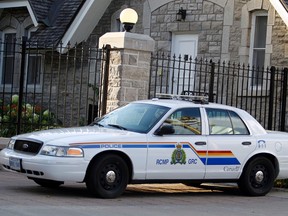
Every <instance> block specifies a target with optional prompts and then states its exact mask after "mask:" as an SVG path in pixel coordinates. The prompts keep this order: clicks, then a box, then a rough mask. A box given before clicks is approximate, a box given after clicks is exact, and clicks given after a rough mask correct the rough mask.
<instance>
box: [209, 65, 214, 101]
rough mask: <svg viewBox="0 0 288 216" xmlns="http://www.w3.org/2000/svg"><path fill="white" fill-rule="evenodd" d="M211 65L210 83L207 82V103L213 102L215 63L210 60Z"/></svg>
mask: <svg viewBox="0 0 288 216" xmlns="http://www.w3.org/2000/svg"><path fill="white" fill-rule="evenodd" d="M210 65H211V74H210V82H209V95H208V101H209V102H214V94H213V92H214V77H215V62H213V61H212V60H211V61H210Z"/></svg>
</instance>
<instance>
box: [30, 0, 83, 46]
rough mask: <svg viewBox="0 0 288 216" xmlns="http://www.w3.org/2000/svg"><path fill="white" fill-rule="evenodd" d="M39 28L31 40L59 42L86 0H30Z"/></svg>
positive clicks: (47, 43)
mask: <svg viewBox="0 0 288 216" xmlns="http://www.w3.org/2000/svg"><path fill="white" fill-rule="evenodd" d="M29 2H30V4H31V7H32V9H33V12H34V13H35V16H36V18H37V21H38V23H39V24H41V25H39V28H38V30H37V31H36V33H35V35H34V36H33V37H32V38H31V42H36V41H37V42H38V43H39V44H42V43H45V44H46V45H56V44H58V43H59V42H60V41H61V40H62V38H63V36H64V34H65V32H66V31H67V29H68V28H69V26H70V24H71V23H72V21H73V20H74V18H75V17H76V16H77V13H78V12H79V10H80V8H81V7H82V5H83V3H84V2H85V0H54V1H53V0H48V1H47V0H29Z"/></svg>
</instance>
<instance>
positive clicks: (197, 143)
mask: <svg viewBox="0 0 288 216" xmlns="http://www.w3.org/2000/svg"><path fill="white" fill-rule="evenodd" d="M195 145H198V146H202V145H206V142H195Z"/></svg>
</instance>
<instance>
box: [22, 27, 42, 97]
mask: <svg viewBox="0 0 288 216" xmlns="http://www.w3.org/2000/svg"><path fill="white" fill-rule="evenodd" d="M36 30H37V28H35V27H32V28H30V29H29V30H28V38H30V36H31V33H32V32H35V31H36ZM30 56H36V57H40V59H41V60H40V66H39V67H40V73H39V76H40V77H39V83H36V84H29V83H27V81H28V67H29V57H30ZM25 64H26V65H25V66H26V68H25V79H24V80H25V81H24V86H25V88H27V89H26V91H27V92H34V91H36V92H41V89H42V85H43V71H44V64H43V58H42V54H41V53H39V52H38V50H36V53H31V52H30V51H29V50H28V53H27V54H26V62H25Z"/></svg>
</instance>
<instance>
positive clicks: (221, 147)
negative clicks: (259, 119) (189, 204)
mask: <svg viewBox="0 0 288 216" xmlns="http://www.w3.org/2000/svg"><path fill="white" fill-rule="evenodd" d="M205 110H206V113H207V119H208V125H209V135H208V136H207V150H208V151H207V165H206V166H207V167H206V175H205V179H219V178H221V179H235V178H238V177H239V176H240V174H241V170H242V167H243V162H244V161H246V159H247V157H248V155H249V154H250V153H251V152H253V151H254V150H255V148H256V139H255V138H254V137H253V136H252V135H250V132H249V130H248V128H247V126H246V125H245V123H244V121H243V120H242V119H241V118H240V116H239V115H238V114H237V113H236V112H234V111H231V110H225V109H214V108H206V109H205Z"/></svg>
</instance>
